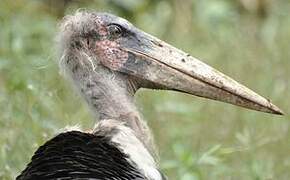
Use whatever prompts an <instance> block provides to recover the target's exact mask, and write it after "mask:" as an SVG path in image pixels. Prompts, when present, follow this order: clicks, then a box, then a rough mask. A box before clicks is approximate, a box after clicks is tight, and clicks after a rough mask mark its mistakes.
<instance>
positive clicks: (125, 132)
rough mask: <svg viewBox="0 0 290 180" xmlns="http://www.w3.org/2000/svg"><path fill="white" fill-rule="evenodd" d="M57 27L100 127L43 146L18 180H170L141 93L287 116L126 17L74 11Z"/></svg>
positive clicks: (65, 62) (64, 61) (65, 57)
mask: <svg viewBox="0 0 290 180" xmlns="http://www.w3.org/2000/svg"><path fill="white" fill-rule="evenodd" d="M60 29H61V30H60V33H59V44H61V55H62V56H61V58H60V59H61V60H60V64H61V67H62V68H63V69H64V70H65V72H66V74H67V75H68V77H70V78H71V79H72V81H73V83H74V84H75V86H76V88H77V89H78V90H79V91H80V93H81V94H82V95H83V97H84V98H85V99H86V101H87V103H88V104H89V106H90V107H91V109H92V110H93V112H94V113H95V114H96V115H98V117H99V122H98V123H97V124H96V125H95V127H94V128H93V130H92V131H90V132H82V131H81V130H74V131H68V132H63V133H61V134H59V135H57V136H56V137H54V138H53V139H51V140H49V141H48V142H46V143H45V144H44V145H42V146H41V147H40V148H39V149H38V150H37V151H36V152H35V154H34V156H33V157H32V159H31V162H30V163H29V164H28V165H27V167H26V169H25V170H23V172H22V173H21V174H20V175H19V176H18V177H17V179H19V180H24V179H118V180H119V179H120V180H128V179H136V180H137V179H139V180H142V179H147V180H161V179H165V177H164V176H163V175H162V173H160V171H159V170H158V167H157V163H156V161H155V160H154V155H153V154H154V146H153V141H152V138H151V135H150V132H149V128H148V127H147V125H146V123H145V122H144V121H143V120H142V119H141V117H140V115H139V113H138V111H137V108H136V107H135V105H134V94H135V92H136V91H137V90H138V89H139V88H151V89H166V90H175V91H180V92H184V93H189V94H192V95H195V96H200V97H205V98H209V99H213V100H218V101H223V102H226V103H231V104H234V105H238V106H242V107H245V108H249V109H253V110H257V111H263V112H267V113H273V114H282V111H281V110H280V109H279V108H278V107H276V106H275V105H273V104H272V103H271V102H270V101H269V100H267V99H265V98H263V97H261V96H260V95H258V94H256V93H255V92H253V91H251V90H250V89H248V88H246V87H245V86H243V85H241V84H239V83H237V82H236V81H234V80H233V79H231V78H229V77H227V76H226V75H224V74H222V73H221V72H219V71H217V70H215V69H213V68H212V67H210V66H208V65H206V64H204V63H203V62H201V61H199V60H198V59H196V58H194V57H192V56H190V55H189V54H187V53H184V52H183V51H181V50H179V49H177V48H175V47H173V46H171V45H169V44H167V43H165V42H163V41H161V40H159V39H157V38H156V37H153V36H151V35H149V34H147V33H145V32H143V31H141V30H139V29H137V28H136V27H134V26H133V25H132V24H131V23H130V22H128V21H127V20H125V19H123V18H120V17H117V16H114V15H111V14H108V13H97V12H88V11H83V12H76V13H75V14H74V15H71V16H66V17H65V18H64V19H63V21H62V23H61V25H60Z"/></svg>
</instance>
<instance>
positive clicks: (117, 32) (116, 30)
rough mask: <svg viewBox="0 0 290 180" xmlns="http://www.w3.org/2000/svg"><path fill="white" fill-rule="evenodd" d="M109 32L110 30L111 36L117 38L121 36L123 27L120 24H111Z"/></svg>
mask: <svg viewBox="0 0 290 180" xmlns="http://www.w3.org/2000/svg"><path fill="white" fill-rule="evenodd" d="M109 32H110V35H111V37H115V38H116V37H119V36H121V35H122V33H123V29H122V27H121V26H119V25H116V24H111V25H109Z"/></svg>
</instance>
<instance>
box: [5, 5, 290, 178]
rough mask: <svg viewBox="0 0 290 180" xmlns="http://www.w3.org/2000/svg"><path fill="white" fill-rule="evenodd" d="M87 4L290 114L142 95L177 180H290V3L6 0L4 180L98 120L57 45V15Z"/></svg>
mask: <svg viewBox="0 0 290 180" xmlns="http://www.w3.org/2000/svg"><path fill="white" fill-rule="evenodd" d="M79 8H88V9H95V10H97V11H106V12H111V13H114V14H117V15H119V16H122V17H125V18H127V19H129V20H130V21H132V22H133V23H134V24H135V25H136V26H137V27H139V28H141V29H143V30H145V31H146V32H149V33H151V34H153V35H155V36H157V37H159V38H161V39H163V40H165V41H167V42H169V43H171V44H173V45H175V46H176V47H178V48H181V49H183V50H185V51H187V52H189V53H190V54H192V55H193V56H196V57H198V58H200V59H203V60H204V61H205V62H206V63H208V64H210V65H212V66H213V67H216V68H217V69H219V70H221V71H222V72H224V73H225V74H228V75H230V76H231V77H233V78H234V79H236V80H238V81H239V82H241V83H243V84H246V85H247V86H248V87H251V88H252V89H254V90H255V91H257V92H259V93H260V94H262V95H264V96H266V97H269V98H271V99H272V100H273V102H274V103H275V104H277V105H279V106H280V107H281V108H282V109H283V110H284V111H285V113H286V116H284V117H279V116H274V115H269V114H263V113H259V112H253V111H249V110H245V109H242V108H239V107H234V106H232V105H227V104H224V103H219V102H214V101H209V100H205V99H201V98H197V97H191V96H188V95H184V94H181V93H175V92H159V91H149V90H142V91H140V92H139V93H138V94H137V103H138V105H139V107H140V110H141V111H142V113H143V115H144V117H145V118H146V119H147V120H148V123H149V125H150V126H151V127H152V129H153V132H154V135H155V138H156V142H158V143H157V144H158V148H159V151H160V152H159V153H160V166H161V168H162V170H163V171H164V172H165V174H166V175H167V176H168V177H169V179H180V180H201V179H228V180H230V179H235V180H239V179H242V180H244V179H255V180H264V179H265V180H266V179H267V180H268V179H275V180H276V179H285V180H286V179H289V177H290V130H289V127H290V123H289V116H288V114H289V112H290V111H289V107H290V93H289V91H290V84H289V83H290V82H289V81H290V78H289V76H290V73H289V72H290V61H289V58H290V16H289V12H290V2H289V1H287V0H236V1H232V0H182V1H181V0H168V1H165V0H123V1H120V0H94V1H88V0H85V1H80V0H79V1H76V0H26V1H25V0H14V1H9V0H2V1H1V2H0V109H1V114H0V179H12V178H14V177H15V176H16V175H17V174H19V172H20V171H21V170H22V169H23V168H24V166H25V165H26V163H27V162H29V160H30V157H31V156H32V153H33V152H34V151H35V150H36V148H37V147H38V146H39V145H41V144H43V143H44V142H45V141H46V140H48V139H49V138H51V137H53V136H54V135H56V134H57V133H58V132H59V131H60V129H61V128H63V127H65V126H66V125H74V124H77V123H78V124H81V125H82V127H84V128H89V127H92V125H93V123H94V120H93V119H92V117H91V116H90V113H89V112H88V110H87V109H88V108H87V107H86V105H85V103H84V102H83V101H82V100H81V98H79V97H77V96H76V94H75V93H74V92H73V90H72V89H71V85H70V84H69V83H67V82H66V81H65V80H64V79H63V78H62V77H61V75H60V74H59V71H58V65H57V55H56V53H55V52H56V50H55V48H54V47H55V42H54V37H55V34H56V32H57V23H58V21H59V20H60V19H61V18H62V16H63V15H65V14H70V13H73V12H74V11H75V10H77V9H79ZM80 104H81V105H80Z"/></svg>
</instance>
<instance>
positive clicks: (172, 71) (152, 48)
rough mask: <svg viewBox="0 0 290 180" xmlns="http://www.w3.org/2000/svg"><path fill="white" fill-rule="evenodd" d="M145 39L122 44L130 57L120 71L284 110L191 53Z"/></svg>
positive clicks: (197, 92)
mask: <svg viewBox="0 0 290 180" xmlns="http://www.w3.org/2000/svg"><path fill="white" fill-rule="evenodd" d="M143 40H144V41H143ZM142 41H143V42H146V43H144V44H143V45H140V46H131V47H130V46H129V45H128V46H127V47H123V48H121V49H123V50H124V51H127V52H128V55H129V58H128V60H127V62H126V63H124V64H123V66H122V68H120V69H119V71H122V72H124V73H128V74H131V75H134V76H137V77H139V78H142V79H147V80H149V81H151V82H154V83H156V84H160V85H162V86H165V87H166V88H168V89H172V90H177V91H182V92H186V93H189V94H192V95H195V96H200V97H205V98H209V99H213V100H218V101H223V102H226V103H230V104H234V105H238V106H242V107H245V108H248V109H253V110H257V111H263V112H267V113H273V114H280V115H282V114H283V112H282V111H281V110H280V109H279V108H278V107H277V106H275V105H274V104H272V103H271V102H270V101H269V100H267V99H265V98H264V97H262V96H260V95H258V94H257V93H255V92H253V91H252V90H250V89H248V88H247V87H245V86H243V85H241V84H239V83H238V82H236V81H234V80H233V79H231V78H229V77H228V76H226V75H224V74H222V73H221V72H219V71H217V70H215V69H214V68H212V67H210V66H208V65H206V64H205V63H203V62H201V61H200V60H198V59H196V58H193V57H192V56H190V55H189V54H186V53H184V52H183V51H181V50H179V49H176V48H175V47H172V46H171V45H169V44H167V43H165V42H163V41H161V40H159V39H157V38H155V37H152V36H151V35H149V34H145V33H143V32H142Z"/></svg>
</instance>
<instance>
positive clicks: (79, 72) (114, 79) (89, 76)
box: [65, 57, 154, 152]
mask: <svg viewBox="0 0 290 180" xmlns="http://www.w3.org/2000/svg"><path fill="white" fill-rule="evenodd" d="M67 59H68V60H67V62H65V63H66V64H67V65H68V66H67V67H69V72H70V75H71V77H72V79H73V81H74V82H75V83H76V84H77V88H78V89H79V90H80V91H81V94H82V95H83V96H84V98H85V99H86V101H87V102H88V104H89V106H90V108H91V109H92V112H93V113H94V114H95V116H96V117H98V119H99V120H101V121H104V120H108V119H114V120H118V121H122V122H124V124H125V125H127V126H128V127H130V128H131V129H132V130H133V131H134V133H135V135H136V137H137V138H138V139H139V140H141V141H142V142H143V144H144V145H145V146H146V147H147V149H149V151H151V152H154V151H153V150H154V145H153V141H152V137H151V133H150V131H149V128H148V126H147V125H146V122H145V121H143V120H142V119H141V116H140V114H139V112H138V110H137V108H136V106H135V103H134V94H135V92H136V90H137V88H138V87H137V83H136V82H135V81H134V80H131V79H130V78H129V77H128V76H126V75H124V74H120V73H114V72H112V71H110V70H109V69H107V68H105V67H103V66H101V65H99V66H97V67H94V68H93V69H92V65H91V64H86V63H87V62H89V61H79V60H80V59H81V58H76V61H72V60H75V59H74V58H69V57H68V58H67Z"/></svg>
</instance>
